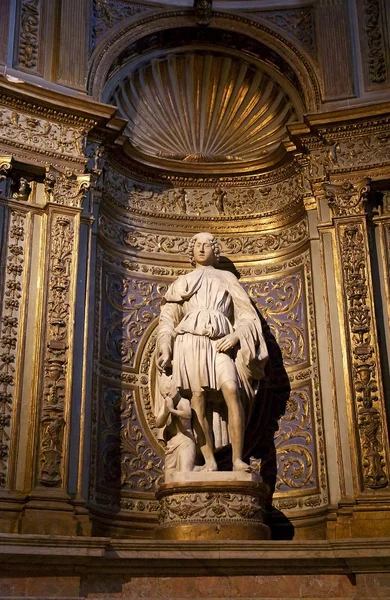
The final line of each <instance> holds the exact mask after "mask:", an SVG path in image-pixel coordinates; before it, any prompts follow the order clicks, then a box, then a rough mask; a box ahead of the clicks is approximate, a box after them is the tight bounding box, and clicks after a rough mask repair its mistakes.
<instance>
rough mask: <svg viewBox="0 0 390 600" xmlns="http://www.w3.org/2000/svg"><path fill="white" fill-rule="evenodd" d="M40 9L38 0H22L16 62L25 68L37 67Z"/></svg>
mask: <svg viewBox="0 0 390 600" xmlns="http://www.w3.org/2000/svg"><path fill="white" fill-rule="evenodd" d="M40 11H41V1H40V0H22V2H21V9H20V33H19V53H18V64H19V65H20V66H21V67H25V68H26V69H36V68H37V67H38V52H39V35H40V33H39V30H40V27H39V22H40Z"/></svg>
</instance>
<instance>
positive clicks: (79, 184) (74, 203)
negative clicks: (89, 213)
mask: <svg viewBox="0 0 390 600" xmlns="http://www.w3.org/2000/svg"><path fill="white" fill-rule="evenodd" d="M90 183H91V175H89V174H85V175H80V174H76V173H74V172H73V171H72V170H70V169H66V170H65V171H59V170H58V169H55V168H54V167H52V166H48V167H47V168H46V177H45V196H46V200H47V202H53V203H55V204H62V205H64V206H71V207H76V208H81V205H82V203H83V201H84V198H85V195H86V193H87V191H88V190H89V187H90Z"/></svg>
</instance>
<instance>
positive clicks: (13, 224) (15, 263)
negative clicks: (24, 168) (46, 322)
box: [0, 209, 27, 488]
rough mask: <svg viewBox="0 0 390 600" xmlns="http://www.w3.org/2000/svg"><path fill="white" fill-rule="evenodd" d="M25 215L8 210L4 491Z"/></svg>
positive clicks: (0, 483) (1, 337)
mask: <svg viewBox="0 0 390 600" xmlns="http://www.w3.org/2000/svg"><path fill="white" fill-rule="evenodd" d="M26 220H27V215H26V213H25V212H23V211H20V210H17V209H12V210H10V223H9V234H8V235H9V243H8V247H7V257H6V261H5V265H6V266H5V281H4V296H3V302H2V325H1V334H0V348H1V354H0V488H4V487H6V484H7V471H8V455H9V445H10V441H11V417H12V411H13V408H14V406H13V405H14V393H15V384H16V371H17V351H18V346H19V339H18V338H19V333H20V328H21V324H20V315H21V310H22V306H21V301H22V285H23V272H24V264H25V251H26Z"/></svg>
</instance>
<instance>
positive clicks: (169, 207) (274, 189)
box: [105, 168, 304, 219]
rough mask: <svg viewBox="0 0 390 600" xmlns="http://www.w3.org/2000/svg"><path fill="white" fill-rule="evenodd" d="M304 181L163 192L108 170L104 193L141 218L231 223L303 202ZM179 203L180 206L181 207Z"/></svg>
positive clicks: (294, 177)
mask: <svg viewBox="0 0 390 600" xmlns="http://www.w3.org/2000/svg"><path fill="white" fill-rule="evenodd" d="M303 191H304V190H303V187H302V183H301V178H300V177H299V176H292V177H289V178H287V179H286V180H285V181H282V182H275V183H272V182H269V184H268V185H262V186H260V185H259V186H256V187H237V188H235V189H226V190H223V189H221V188H218V187H217V188H216V189H215V190H203V189H196V188H195V189H194V188H192V189H181V188H179V190H175V189H173V190H172V189H164V188H163V187H156V186H151V185H140V184H138V183H133V182H132V181H131V179H129V178H128V177H126V176H125V175H122V174H121V173H119V172H117V171H114V170H113V169H112V168H107V170H106V176H105V192H106V194H107V197H108V198H109V200H110V203H113V204H114V205H116V206H118V207H120V208H122V209H124V210H126V211H127V212H134V213H139V214H156V215H161V213H163V214H167V215H168V214H171V215H177V212H180V214H182V215H187V216H201V217H203V216H206V215H207V217H211V216H220V217H221V216H222V217H224V216H226V217H229V218H230V219H232V218H238V217H242V216H249V215H259V214H261V215H266V214H270V213H272V212H276V211H280V210H283V209H284V208H287V207H289V206H291V205H292V204H296V203H297V202H299V201H300V200H301V197H302V194H303ZM179 201H180V206H179Z"/></svg>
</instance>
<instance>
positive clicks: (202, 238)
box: [188, 231, 221, 267]
mask: <svg viewBox="0 0 390 600" xmlns="http://www.w3.org/2000/svg"><path fill="white" fill-rule="evenodd" d="M188 254H189V257H190V261H191V264H192V266H193V267H195V266H196V265H202V266H208V265H214V264H215V263H216V262H218V261H219V257H220V254H221V251H220V248H219V244H218V241H217V239H216V238H215V237H214V236H213V235H212V234H211V233H208V232H207V231H204V232H201V233H197V234H196V235H194V237H193V238H191V239H190V242H189V244H188Z"/></svg>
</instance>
